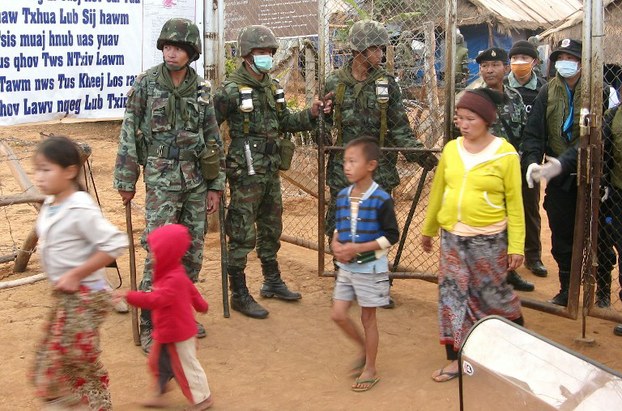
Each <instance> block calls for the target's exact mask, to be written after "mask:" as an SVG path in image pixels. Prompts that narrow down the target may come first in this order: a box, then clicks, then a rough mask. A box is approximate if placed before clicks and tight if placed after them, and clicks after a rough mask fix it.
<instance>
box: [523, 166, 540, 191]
mask: <svg viewBox="0 0 622 411" xmlns="http://www.w3.org/2000/svg"><path fill="white" fill-rule="evenodd" d="M541 170H542V166H541V165H540V164H536V163H531V164H529V167H527V172H526V173H525V179H526V180H527V186H529V188H533V185H534V182H535V183H538V182H540V175H541Z"/></svg>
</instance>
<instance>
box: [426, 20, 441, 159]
mask: <svg viewBox="0 0 622 411" xmlns="http://www.w3.org/2000/svg"><path fill="white" fill-rule="evenodd" d="M423 31H424V34H425V60H424V62H425V66H424V83H425V85H426V87H427V89H428V92H427V93H426V98H427V100H428V101H427V103H428V108H429V110H430V124H431V130H430V131H431V132H430V135H429V137H428V140H427V141H426V144H425V145H426V147H433V146H434V144H435V143H436V142H437V141H439V137H440V132H441V131H440V130H441V127H442V126H443V125H442V122H441V119H440V116H439V112H440V107H439V100H438V87H437V81H436V69H435V68H434V53H435V51H436V37H435V35H434V22H432V21H427V22H425V23H423Z"/></svg>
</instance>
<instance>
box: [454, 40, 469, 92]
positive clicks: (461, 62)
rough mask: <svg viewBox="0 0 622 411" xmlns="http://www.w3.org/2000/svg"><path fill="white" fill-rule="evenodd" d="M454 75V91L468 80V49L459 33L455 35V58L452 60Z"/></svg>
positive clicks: (464, 85)
mask: <svg viewBox="0 0 622 411" xmlns="http://www.w3.org/2000/svg"><path fill="white" fill-rule="evenodd" d="M454 66H455V69H454V70H455V71H456V73H455V76H456V92H458V91H460V90H463V89H464V88H465V87H466V83H467V81H468V80H469V49H468V48H467V47H466V44H465V43H464V36H463V35H462V34H461V33H458V34H457V35H456V60H455V61H454Z"/></svg>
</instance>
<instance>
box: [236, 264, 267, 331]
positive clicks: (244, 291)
mask: <svg viewBox="0 0 622 411" xmlns="http://www.w3.org/2000/svg"><path fill="white" fill-rule="evenodd" d="M229 287H230V288H231V308H232V309H234V310H235V311H239V312H241V313H242V314H244V315H246V316H248V317H252V318H259V319H262V318H266V317H267V316H268V314H269V312H268V310H266V309H265V308H263V307H262V306H261V305H259V304H258V303H257V301H255V299H254V298H253V296H252V295H250V294H249V292H248V288H247V287H246V274H244V270H242V269H231V268H230V269H229Z"/></svg>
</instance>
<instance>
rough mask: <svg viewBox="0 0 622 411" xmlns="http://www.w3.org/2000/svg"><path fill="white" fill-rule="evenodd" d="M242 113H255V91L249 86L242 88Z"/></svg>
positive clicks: (240, 88)
mask: <svg viewBox="0 0 622 411" xmlns="http://www.w3.org/2000/svg"><path fill="white" fill-rule="evenodd" d="M239 90H240V111H241V112H242V113H250V112H251V111H253V108H254V107H253V89H252V88H251V87H247V86H240V87H239Z"/></svg>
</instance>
